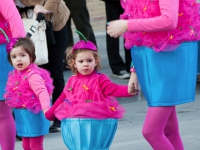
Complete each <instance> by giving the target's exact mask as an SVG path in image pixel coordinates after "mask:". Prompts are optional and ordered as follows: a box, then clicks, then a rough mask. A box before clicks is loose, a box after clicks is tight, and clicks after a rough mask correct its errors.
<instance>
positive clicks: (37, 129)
mask: <svg viewBox="0 0 200 150" xmlns="http://www.w3.org/2000/svg"><path fill="white" fill-rule="evenodd" d="M13 112H14V116H15V124H16V130H17V135H19V136H21V137H37V136H42V135H45V134H47V133H49V127H50V121H48V120H47V119H46V118H45V117H44V113H43V112H42V111H40V112H39V113H38V114H34V113H32V112H30V111H29V110H27V109H15V108H14V109H13Z"/></svg>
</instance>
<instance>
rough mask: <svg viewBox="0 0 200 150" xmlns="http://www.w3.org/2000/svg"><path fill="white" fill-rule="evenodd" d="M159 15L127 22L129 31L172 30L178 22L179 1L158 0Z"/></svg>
mask: <svg viewBox="0 0 200 150" xmlns="http://www.w3.org/2000/svg"><path fill="white" fill-rule="evenodd" d="M159 6H160V13H161V15H160V16H158V17H154V18H148V19H130V20H128V24H127V26H128V30H129V31H147V32H149V31H150V32H157V31H165V30H171V29H174V28H175V27H176V26H177V22H178V8H179V0H159Z"/></svg>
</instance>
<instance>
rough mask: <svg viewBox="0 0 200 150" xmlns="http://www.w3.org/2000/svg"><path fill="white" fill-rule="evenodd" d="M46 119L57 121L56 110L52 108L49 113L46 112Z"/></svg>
mask: <svg viewBox="0 0 200 150" xmlns="http://www.w3.org/2000/svg"><path fill="white" fill-rule="evenodd" d="M45 117H46V119H47V120H50V121H52V120H54V119H55V115H54V109H53V108H52V107H51V108H50V109H49V110H48V111H46V112H45Z"/></svg>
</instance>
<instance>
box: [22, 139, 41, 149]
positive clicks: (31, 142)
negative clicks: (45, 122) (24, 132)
mask: <svg viewBox="0 0 200 150" xmlns="http://www.w3.org/2000/svg"><path fill="white" fill-rule="evenodd" d="M43 140H44V136H38V137H23V138H22V147H23V148H24V150H44V149H43Z"/></svg>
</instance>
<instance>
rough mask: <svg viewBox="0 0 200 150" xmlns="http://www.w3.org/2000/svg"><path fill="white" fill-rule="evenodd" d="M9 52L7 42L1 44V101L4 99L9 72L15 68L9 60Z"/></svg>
mask: <svg viewBox="0 0 200 150" xmlns="http://www.w3.org/2000/svg"><path fill="white" fill-rule="evenodd" d="M7 56H8V54H7V52H6V44H0V60H1V63H0V101H1V100H4V98H3V94H4V92H5V86H6V82H7V79H8V73H9V72H10V71H11V70H13V67H12V66H11V64H10V63H9V62H8V57H7Z"/></svg>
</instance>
